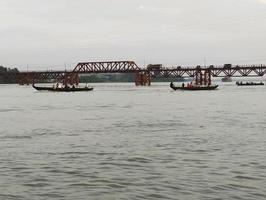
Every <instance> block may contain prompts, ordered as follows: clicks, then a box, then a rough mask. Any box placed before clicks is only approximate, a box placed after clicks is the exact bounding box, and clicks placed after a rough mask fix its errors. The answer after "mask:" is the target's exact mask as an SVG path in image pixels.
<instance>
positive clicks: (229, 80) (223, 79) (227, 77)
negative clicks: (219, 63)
mask: <svg viewBox="0 0 266 200" xmlns="http://www.w3.org/2000/svg"><path fill="white" fill-rule="evenodd" d="M222 82H232V78H231V77H230V76H226V77H223V78H222Z"/></svg>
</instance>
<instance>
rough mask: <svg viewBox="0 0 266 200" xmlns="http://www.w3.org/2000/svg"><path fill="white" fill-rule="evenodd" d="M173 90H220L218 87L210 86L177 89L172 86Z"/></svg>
mask: <svg viewBox="0 0 266 200" xmlns="http://www.w3.org/2000/svg"><path fill="white" fill-rule="evenodd" d="M170 87H171V88H172V89H173V90H193V91H195V90H215V89H217V88H218V85H209V86H192V87H176V86H174V85H170Z"/></svg>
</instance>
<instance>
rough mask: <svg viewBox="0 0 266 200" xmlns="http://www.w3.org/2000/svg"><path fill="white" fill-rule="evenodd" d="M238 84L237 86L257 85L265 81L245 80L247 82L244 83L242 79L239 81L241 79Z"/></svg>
mask: <svg viewBox="0 0 266 200" xmlns="http://www.w3.org/2000/svg"><path fill="white" fill-rule="evenodd" d="M236 85H237V86H255V85H264V83H263V82H259V83H258V82H257V83H256V82H255V83H254V82H245V83H243V82H242V81H241V82H239V81H237V82H236Z"/></svg>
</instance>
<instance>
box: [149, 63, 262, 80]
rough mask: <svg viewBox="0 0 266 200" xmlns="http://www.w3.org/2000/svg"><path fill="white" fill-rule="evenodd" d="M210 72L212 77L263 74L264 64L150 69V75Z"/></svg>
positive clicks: (185, 74) (182, 75)
mask: <svg viewBox="0 0 266 200" xmlns="http://www.w3.org/2000/svg"><path fill="white" fill-rule="evenodd" d="M206 70H209V71H210V72H211V76H212V77H226V76H228V77H245V76H263V75H265V74H266V65H243V66H240V65H236V66H232V65H230V64H226V65H224V66H213V65H211V66H209V67H201V66H197V67H187V68H184V67H181V66H178V67H173V68H163V67H160V68H158V67H157V68H153V69H152V70H150V73H151V76H152V77H164V78H168V77H195V75H196V72H197V71H206Z"/></svg>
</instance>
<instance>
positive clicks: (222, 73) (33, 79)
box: [0, 61, 266, 85]
mask: <svg viewBox="0 0 266 200" xmlns="http://www.w3.org/2000/svg"><path fill="white" fill-rule="evenodd" d="M206 72H208V74H210V77H248V76H263V75H265V74H266V65H234V66H233V65H231V64H225V65H223V66H213V65H210V66H208V67H202V66H195V67H181V66H176V67H171V68H166V67H163V66H162V65H161V64H156V65H152V64H150V65H148V66H147V67H146V68H140V67H139V66H138V65H137V64H136V63H135V62H134V61H108V62H81V63H78V64H77V66H76V67H75V68H74V69H73V70H72V71H66V70H65V71H63V70H62V71H27V72H19V73H15V74H14V73H13V74H5V75H3V74H0V77H1V76H5V78H6V77H8V76H9V77H10V76H14V78H15V79H16V82H17V83H19V84H32V83H38V82H44V81H46V80H54V81H57V82H58V81H60V82H63V83H67V84H78V83H79V74H100V73H107V74H112V73H134V74H135V84H136V85H150V84H151V81H152V79H153V78H155V77H157V78H160V77H164V78H173V77H176V78H181V77H195V78H197V76H198V74H206Z"/></svg>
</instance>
